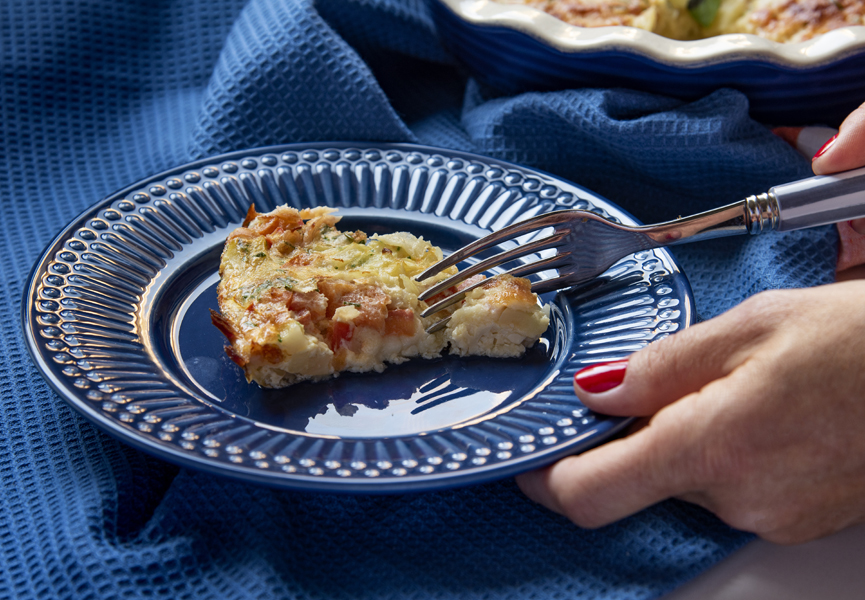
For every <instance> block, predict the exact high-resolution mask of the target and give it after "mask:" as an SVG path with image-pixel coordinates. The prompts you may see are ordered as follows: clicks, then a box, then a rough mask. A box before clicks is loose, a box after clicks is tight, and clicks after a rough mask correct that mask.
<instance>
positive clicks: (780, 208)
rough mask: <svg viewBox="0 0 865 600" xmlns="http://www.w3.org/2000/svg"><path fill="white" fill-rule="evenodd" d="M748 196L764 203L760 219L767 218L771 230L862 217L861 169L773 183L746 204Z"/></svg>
mask: <svg viewBox="0 0 865 600" xmlns="http://www.w3.org/2000/svg"><path fill="white" fill-rule="evenodd" d="M752 199H753V201H754V202H756V203H757V204H764V202H765V203H767V204H768V206H766V209H767V210H764V211H763V219H768V220H769V222H768V223H766V225H769V228H770V229H774V230H775V231H793V230H795V229H804V228H805V227H816V226H818V225H827V224H829V223H838V222H840V221H849V220H850V219H857V218H860V217H865V168H861V169H854V170H852V171H845V172H843V173H837V174H834V175H818V176H816V177H809V178H807V179H802V180H800V181H794V182H792V183H786V184H783V185H776V186H775V187H773V188H772V189H770V190H769V191H768V192H767V193H766V194H760V195H759V196H752V197H750V198H748V199H747V200H746V203H747V202H749V201H751V200H752ZM764 206H765V205H764ZM760 229H762V227H761V228H760ZM751 232H752V233H758V231H754V230H751Z"/></svg>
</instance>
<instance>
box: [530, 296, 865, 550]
mask: <svg viewBox="0 0 865 600" xmlns="http://www.w3.org/2000/svg"><path fill="white" fill-rule="evenodd" d="M863 299H865V281H852V282H847V283H842V284H832V285H828V286H823V287H819V288H812V289H807V290H791V291H772V292H765V293H762V294H758V295H757V296H754V297H752V298H751V299H749V300H747V301H745V302H744V303H742V304H741V305H739V306H737V307H736V308H734V309H732V310H730V311H729V312H727V313H725V314H723V315H721V316H719V317H717V318H715V319H712V320H710V321H706V322H704V323H701V324H699V325H696V326H695V327H692V328H690V329H686V330H684V331H681V332H679V333H677V334H676V335H675V336H672V337H670V338H667V339H665V340H662V341H660V342H657V343H655V344H652V345H650V346H649V347H647V348H645V349H644V350H642V351H640V352H638V353H636V354H634V355H632V356H631V358H630V360H629V361H627V362H626V363H624V365H622V364H619V365H615V364H614V365H608V366H607V367H595V368H589V369H586V370H584V371H582V372H580V373H578V376H577V377H576V378H575V388H576V390H577V394H578V395H579V397H580V399H581V400H582V401H583V402H584V403H585V404H586V405H587V406H588V407H589V408H591V409H592V410H595V411H597V412H600V413H604V414H610V415H637V416H645V417H649V420H648V425H647V426H645V427H643V428H641V429H639V430H637V431H636V432H634V433H632V434H631V435H629V436H628V437H625V438H622V439H619V440H616V441H613V442H611V443H608V444H605V445H603V446H600V447H598V448H596V449H593V450H590V451H589V452H586V453H584V454H582V455H579V456H573V457H568V458H565V459H563V460H560V461H559V462H558V463H556V464H555V465H553V466H551V467H548V468H546V469H543V470H541V471H536V472H533V473H527V474H525V475H522V476H520V477H518V478H517V481H518V483H519V485H520V487H521V488H522V490H523V491H524V492H525V493H526V494H527V495H528V496H529V497H530V498H532V499H534V500H536V501H538V502H540V503H541V504H544V505H545V506H547V507H548V508H550V509H552V510H554V511H556V512H559V513H562V514H564V515H566V516H567V517H569V518H570V519H571V520H572V521H574V522H575V523H577V524H578V525H581V526H584V527H598V526H601V525H605V524H607V523H611V522H613V521H616V520H618V519H621V518H623V517H625V516H628V515H630V514H633V513H635V512H637V511H639V510H641V509H643V508H645V507H647V506H650V505H652V504H654V503H656V502H659V501H661V500H664V499H666V498H672V497H675V498H680V499H683V500H687V501H689V502H694V503H696V504H699V505H701V506H703V507H705V508H707V509H708V510H710V511H712V512H714V513H715V514H717V515H718V516H719V517H720V518H721V519H723V520H724V521H725V522H727V523H728V524H729V525H731V526H733V527H736V528H738V529H743V530H746V531H752V532H755V533H757V534H759V535H760V536H762V537H763V538H765V539H768V540H771V541H774V542H778V543H797V542H802V541H806V540H810V539H813V538H816V537H820V536H823V535H827V534H829V533H832V532H835V531H837V530H839V529H842V528H844V527H846V526H848V525H851V524H853V523H858V522H863V521H865V304H863ZM623 367H625V368H623ZM604 370H606V373H599V371H604ZM617 381H621V383H619V384H618V385H615V384H616V382H617ZM580 384H582V387H581V385H580ZM611 385H613V386H614V387H612V388H611V389H608V390H607V391H598V392H596V393H591V392H590V391H588V390H586V389H583V388H584V387H587V388H594V389H597V390H601V389H603V388H604V387H609V386H611Z"/></svg>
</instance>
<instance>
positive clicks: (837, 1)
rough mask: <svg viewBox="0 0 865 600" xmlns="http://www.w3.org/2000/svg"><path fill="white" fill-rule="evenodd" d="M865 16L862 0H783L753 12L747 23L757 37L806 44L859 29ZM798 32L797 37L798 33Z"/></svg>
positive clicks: (864, 6) (864, 3) (864, 4)
mask: <svg viewBox="0 0 865 600" xmlns="http://www.w3.org/2000/svg"><path fill="white" fill-rule="evenodd" d="M863 15H865V2H862V0H786V1H781V2H776V3H774V4H772V5H771V6H768V7H765V8H760V9H758V10H755V11H754V12H753V13H752V14H751V16H750V21H751V23H752V24H753V25H754V27H756V28H757V30H758V33H759V34H761V35H763V36H765V37H768V38H770V39H777V40H786V39H789V38H792V37H793V36H795V35H797V34H799V35H798V37H797V38H796V39H797V40H800V41H801V40H807V39H810V38H812V37H814V36H815V35H819V34H821V33H826V32H827V31H831V30H833V29H838V28H839V27H846V26H847V25H859V24H861V23H862V18H863ZM800 32H801V33H800Z"/></svg>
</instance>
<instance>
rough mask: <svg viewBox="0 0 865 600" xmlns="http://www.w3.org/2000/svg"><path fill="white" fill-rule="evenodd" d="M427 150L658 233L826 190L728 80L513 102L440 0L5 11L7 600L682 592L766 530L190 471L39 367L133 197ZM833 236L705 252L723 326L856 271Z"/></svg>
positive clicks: (1, 315)
mask: <svg viewBox="0 0 865 600" xmlns="http://www.w3.org/2000/svg"><path fill="white" fill-rule="evenodd" d="M305 140H306V141H312V140H321V141H326V140H327V141H331V140H357V141H361V140H381V141H417V142H423V143H427V144H432V145H439V146H443V147H447V148H455V149H459V150H467V151H474V152H478V153H481V154H486V155H490V156H494V157H498V158H502V159H507V160H510V161H514V162H517V163H521V164H524V165H529V166H533V167H538V168H541V169H544V170H546V171H549V172H552V173H555V174H558V175H561V176H564V177H566V178H568V179H570V180H572V181H574V182H577V183H579V184H582V185H584V186H586V187H588V188H590V189H592V190H594V191H596V192H598V193H600V194H602V195H605V196H606V197H608V198H610V199H611V200H613V201H614V202H616V203H618V204H620V205H622V206H623V207H625V208H626V209H627V210H629V211H631V212H632V213H633V214H635V215H636V216H637V217H638V218H640V219H641V220H643V221H654V220H660V219H668V218H673V217H676V216H677V215H680V214H686V213H691V212H694V211H698V210H701V209H706V208H710V207H714V206H718V205H720V204H721V203H726V202H728V201H732V200H736V199H739V198H740V197H742V196H744V195H747V194H752V193H759V192H762V191H765V190H766V189H768V187H769V186H771V185H773V184H776V183H782V182H784V181H788V180H792V179H795V178H798V177H802V176H805V175H807V174H808V165H807V162H806V161H805V160H803V159H802V158H801V157H799V156H798V155H796V153H795V152H794V151H793V150H791V149H790V148H788V147H787V146H786V144H784V143H783V142H781V141H780V140H779V139H776V138H775V137H774V136H773V135H772V134H771V133H770V132H769V130H768V129H767V128H766V127H764V126H763V125H760V124H758V123H755V122H753V121H752V120H750V119H749V117H748V116H747V103H746V100H745V99H744V98H743V97H742V96H741V95H740V94H738V93H736V92H733V91H728V90H720V91H718V92H716V93H714V94H712V95H710V96H708V97H706V98H703V99H701V100H699V101H697V102H693V103H683V102H680V101H678V100H673V99H670V98H664V97H657V96H651V95H647V94H643V93H637V92H630V91H624V90H594V89H592V90H588V89H581V90H570V91H564V92H557V93H543V94H542V93H529V94H525V95H521V96H518V97H500V96H498V95H497V94H496V92H495V91H494V90H486V89H481V88H480V86H478V85H476V84H475V83H474V82H473V81H472V80H471V79H469V78H468V77H467V76H466V75H465V74H464V73H463V72H462V71H461V70H460V68H459V66H458V64H457V63H456V61H455V60H454V59H453V58H452V57H450V56H448V55H447V54H446V53H445V52H444V51H443V50H442V48H441V46H440V45H439V43H438V41H437V38H436V35H435V30H434V26H433V24H432V23H431V21H430V19H429V16H428V13H427V8H426V6H425V5H424V4H423V3H422V2H420V0H403V1H401V2H400V1H397V0H342V1H340V0H320V1H318V2H311V1H309V0H293V1H292V0H270V1H269V0H248V1H247V0H159V1H158V2H152V3H141V2H136V1H133V0H6V1H5V2H2V3H0V208H2V217H0V218H2V225H3V231H4V232H5V235H6V243H5V250H4V256H3V260H2V261H0V290H2V293H0V311H2V312H0V350H2V353H3V356H4V357H5V360H4V361H3V362H2V363H0V439H2V449H3V451H2V452H0V485H2V493H0V598H137V597H148V598H154V597H158V598H298V599H301V598H302V599H310V600H318V599H354V598H362V599H379V598H381V599H385V598H387V599H396V598H399V599H410V598H437V599H450V598H459V599H469V598H472V599H475V598H477V599H499V598H513V599H521V600H523V599H537V600H540V599H545V598H580V599H588V598H614V599H620V598H632V599H645V598H654V597H657V596H659V595H662V594H664V593H665V592H667V591H669V590H671V589H673V588H674V587H675V586H677V585H679V584H681V583H682V582H684V581H686V580H688V579H689V578H692V577H693V576H695V575H696V574H697V573H699V572H701V571H702V570H704V569H706V568H708V567H710V566H711V565H713V564H714V563H716V562H717V561H718V560H720V559H721V558H723V557H725V556H726V555H728V554H729V553H730V552H732V551H733V550H735V549H736V548H738V547H739V546H741V545H742V544H744V543H745V542H747V541H748V540H749V539H750V536H748V535H746V534H743V533H741V532H737V531H734V530H731V529H729V528H728V527H726V526H725V525H723V524H722V523H721V522H719V521H718V520H717V519H715V518H714V517H713V516H711V515H710V514H708V513H706V512H704V511H702V510H701V509H698V508H696V507H694V506H692V505H688V504H685V503H681V502H675V501H668V502H664V503H662V504H660V505H657V506H655V507H652V508H651V509H648V510H646V511H643V512H642V513H640V514H638V515H636V516H634V517H632V518H629V519H626V520H625V521H622V522H620V523H617V524H615V525H612V526H609V527H606V528H603V529H600V530H597V531H584V530H581V529H579V528H577V527H575V526H573V525H571V524H569V523H568V522H567V521H566V520H564V519H562V518H560V517H557V516H555V515H553V514H551V513H549V512H547V511H546V510H544V509H542V508H540V507H538V506H536V505H534V504H532V503H531V502H530V501H528V500H527V499H525V498H524V497H523V496H522V495H521V494H520V493H519V491H518V490H517V489H516V486H515V485H514V484H513V482H512V481H502V482H498V483H492V484H488V485H482V486H477V487H472V488H466V489H459V490H453V491H446V492H437V493H430V494H417V495H408V496H394V497H370V496H355V497H352V496H340V495H325V494H321V495H318V494H310V493H291V492H284V491H274V490H271V489H266V488H259V487H255V486H250V485H246V484H241V483H236V482H233V481H230V480H226V479H222V478H219V477H214V476H211V475H205V474H201V473H197V472H192V471H186V470H183V469H178V468H177V467H175V466H172V465H170V464H167V463H164V462H162V461H160V460H157V459H155V458H152V457H149V456H147V455H145V454H142V453H140V452H138V451H136V450H133V449H132V448H130V447H128V446H126V445H124V444H122V443H120V442H118V441H115V440H114V439H113V438H111V437H109V436H107V435H105V434H103V433H101V432H100V431H98V430H97V429H95V428H94V427H93V426H91V425H90V424H89V423H88V422H87V421H85V420H84V419H82V418H81V417H79V416H78V415H77V414H76V413H74V412H73V411H72V409H70V408H69V407H68V406H67V405H66V404H65V403H64V402H63V401H62V400H60V399H59V398H58V397H57V396H55V395H54V394H53V393H52V392H51V391H50V389H49V388H48V386H47V385H46V384H45V383H44V381H43V380H42V378H41V377H40V375H39V373H38V372H37V370H36V369H35V367H34V366H33V365H32V364H31V362H30V360H29V358H28V357H27V354H26V351H25V349H24V344H23V341H22V334H21V330H20V325H19V301H20V300H19V299H20V298H21V293H22V290H23V287H24V286H25V284H26V280H27V275H28V272H29V269H30V268H31V266H32V264H33V263H34V262H35V261H36V259H37V258H38V256H39V253H40V252H41V250H42V248H43V247H44V246H45V245H46V244H47V243H48V242H49V241H50V240H51V238H52V237H53V236H54V235H55V234H56V232H57V231H59V230H60V228H61V227H63V226H64V225H65V224H66V223H68V222H69V221H70V220H72V219H73V218H74V217H75V216H76V215H77V214H78V213H79V212H80V211H82V210H83V209H84V208H86V207H87V206H89V205H90V204H92V203H94V202H96V201H98V200H99V199H100V198H102V197H104V196H106V195H107V194H109V193H110V192H112V191H114V190H115V189H118V188H121V187H124V186H126V185H127V184H130V183H132V182H134V181H136V180H138V179H140V178H143V177H145V176H147V175H150V174H153V173H156V172H159V171H161V170H164V169H167V168H169V167H172V166H176V165H179V164H182V163H185V162H188V161H189V160H191V159H194V158H199V157H203V156H206V155H210V154H214V153H220V152H223V151H229V150H237V149H242V148H248V147H253V146H262V145H267V144H276V143H287V142H299V141H305ZM836 246H837V240H836V237H835V233H834V230H833V229H832V228H822V229H819V230H813V231H806V232H799V233H793V234H787V235H767V236H762V237H757V238H753V239H745V238H736V239H726V240H719V241H713V242H709V243H703V244H699V245H692V246H689V247H682V248H680V249H677V251H676V255H677V256H678V258H679V259H680V261H681V262H682V264H683V265H684V268H685V270H686V272H687V273H688V275H689V277H690V279H691V281H692V284H693V287H694V290H695V294H696V299H697V305H698V309H699V312H700V314H701V316H702V317H704V318H705V317H711V316H713V315H716V314H718V313H720V312H722V311H723V310H726V309H728V308H729V307H731V306H733V305H735V304H736V303H738V302H740V301H741V300H742V299H744V298H746V297H747V296H749V295H752V294H754V293H756V292H759V291H760V290H764V289H767V288H778V287H797V286H810V285H815V284H819V283H826V282H829V281H831V279H832V276H833V265H834V260H835V254H836Z"/></svg>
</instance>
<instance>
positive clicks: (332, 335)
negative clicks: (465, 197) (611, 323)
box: [211, 206, 549, 388]
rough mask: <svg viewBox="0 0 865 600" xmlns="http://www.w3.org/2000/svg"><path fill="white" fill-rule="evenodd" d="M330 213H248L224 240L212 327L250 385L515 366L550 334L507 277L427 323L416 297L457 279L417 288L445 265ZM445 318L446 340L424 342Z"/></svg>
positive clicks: (517, 282)
mask: <svg viewBox="0 0 865 600" xmlns="http://www.w3.org/2000/svg"><path fill="white" fill-rule="evenodd" d="M334 212H335V211H334V209H330V208H325V207H318V208H308V209H303V210H300V211H298V210H296V209H294V208H290V207H288V206H280V207H277V208H276V209H275V210H274V211H272V212H270V213H257V212H256V211H255V209H254V207H250V209H249V212H248V214H247V216H246V219H245V220H244V222H243V225H242V226H241V227H239V228H237V229H235V230H234V231H233V232H231V234H230V235H229V236H228V239H227V240H226V243H225V248H224V249H223V252H222V259H221V262H220V266H219V275H220V278H221V279H220V282H219V285H218V287H217V298H218V302H219V312H215V311H211V318H212V321H213V324H214V325H216V327H218V328H219V329H220V331H222V332H223V334H225V336H226V338H227V339H228V342H229V344H230V345H228V346H226V348H225V350H226V353H227V354H228V356H229V357H230V358H231V359H232V360H233V361H234V362H235V363H237V364H238V365H239V366H240V367H242V368H243V370H244V372H245V373H246V378H247V381H254V382H256V383H258V384H259V385H261V386H262V387H267V388H280V387H285V386H288V385H292V384H294V383H298V382H300V381H316V380H321V379H326V378H328V377H332V376H334V375H336V374H338V373H339V372H340V371H353V372H364V371H379V372H381V371H383V370H384V368H385V364H386V363H393V364H397V363H401V362H404V361H406V360H408V359H409V358H412V357H423V358H433V357H437V356H439V355H440V354H441V352H442V351H443V350H445V349H446V348H449V351H450V352H451V353H452V354H459V355H463V356H466V355H482V356H495V357H514V356H520V355H521V354H523V353H524V352H525V350H526V348H528V347H531V346H532V345H533V344H534V343H535V342H536V341H537V340H538V339H539V338H540V336H541V335H542V334H543V333H544V331H546V329H547V326H548V325H549V316H548V315H549V307H548V306H543V307H542V306H541V305H540V304H539V302H538V298H537V295H536V294H534V293H532V291H531V284H530V282H529V281H528V280H527V279H521V278H513V277H510V276H498V277H493V278H491V279H489V280H486V281H485V282H484V283H482V284H480V286H479V287H476V288H474V289H472V290H470V291H468V292H467V293H466V297H465V299H464V300H462V301H461V302H459V303H457V304H456V305H454V307H452V308H450V309H447V310H446V311H442V312H439V313H436V314H434V315H432V316H431V317H429V319H422V318H421V317H420V313H421V312H422V311H423V310H424V309H425V308H427V303H425V302H423V301H419V300H418V295H419V294H420V293H422V292H423V291H424V290H426V289H428V288H430V287H432V286H433V285H434V284H436V283H438V282H439V281H442V280H444V279H446V278H447V277H450V276H451V275H453V274H455V273H456V272H457V269H456V267H451V268H450V269H447V270H445V271H443V272H442V273H440V274H438V275H436V276H434V277H431V278H429V279H428V280H425V281H423V282H422V283H419V282H417V281H415V280H414V277H415V276H416V275H418V274H419V273H421V272H422V271H423V270H425V269H426V268H427V267H429V266H431V265H433V264H434V263H436V262H438V261H439V260H441V259H442V257H443V255H442V252H441V250H440V249H439V248H437V247H435V246H433V245H432V244H430V243H429V242H427V241H425V240H424V239H423V238H418V237H415V236H414V235H412V234H410V233H404V232H400V233H389V234H385V235H373V236H367V235H366V234H365V233H363V232H361V231H354V232H343V231H340V230H339V229H337V228H336V224H337V222H338V221H339V217H338V216H336V215H335V214H333V213H334ZM477 282H478V280H477V279H471V280H469V281H466V282H463V283H462V284H460V285H459V286H457V288H451V289H450V290H448V291H447V292H446V294H447V295H449V294H451V293H454V292H456V291H460V290H461V289H465V288H466V287H468V286H469V285H471V284H473V283H477ZM442 297H443V296H442V295H440V296H439V297H437V298H433V299H431V300H430V302H431V303H432V302H435V301H437V300H440V299H441V298H442ZM448 315H450V316H451V319H450V321H449V322H448V324H447V327H446V328H445V329H443V330H440V331H437V332H435V333H432V334H430V333H427V332H426V331H425V328H426V327H427V326H428V325H430V324H432V323H433V322H436V321H438V320H439V319H442V318H444V317H447V316H448Z"/></svg>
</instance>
